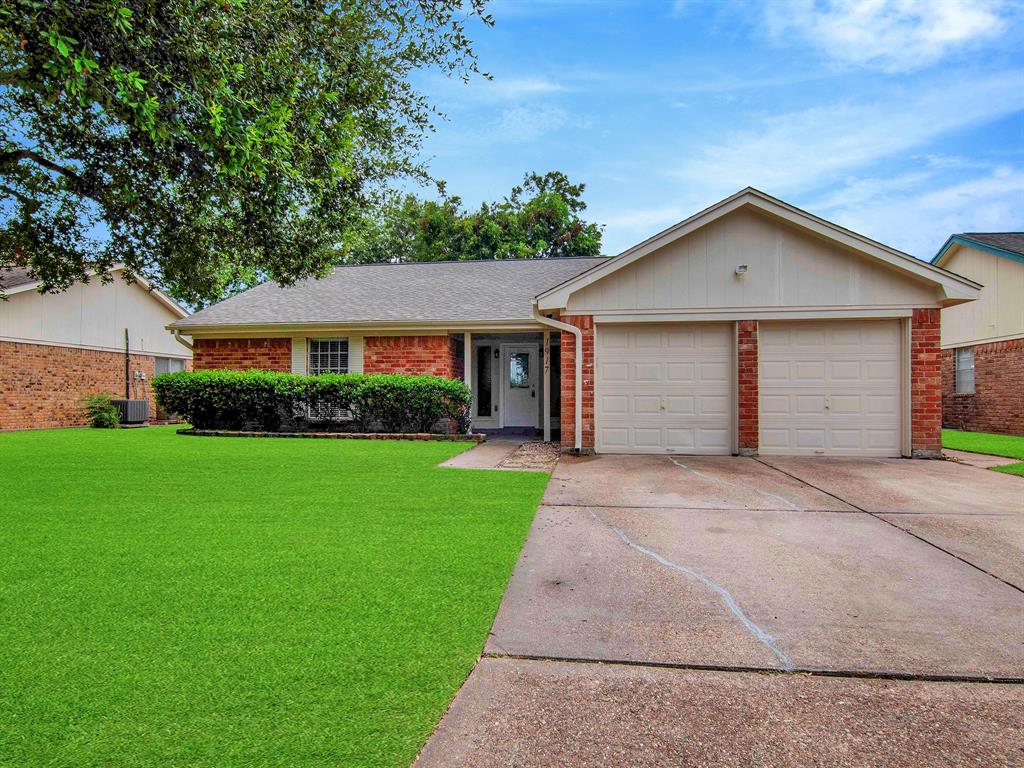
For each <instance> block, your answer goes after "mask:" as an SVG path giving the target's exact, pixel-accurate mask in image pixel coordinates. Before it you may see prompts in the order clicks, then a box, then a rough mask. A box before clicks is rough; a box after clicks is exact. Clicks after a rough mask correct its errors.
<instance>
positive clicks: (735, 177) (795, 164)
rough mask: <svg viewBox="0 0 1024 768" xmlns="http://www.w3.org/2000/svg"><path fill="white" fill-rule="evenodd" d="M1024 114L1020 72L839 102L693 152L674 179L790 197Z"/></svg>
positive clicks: (715, 191)
mask: <svg viewBox="0 0 1024 768" xmlns="http://www.w3.org/2000/svg"><path fill="white" fill-rule="evenodd" d="M1021 109H1024V74H1022V73H1020V72H1009V73H1002V74H996V75H991V76H988V77H986V78H984V79H973V80H964V81H960V82H944V83H942V84H941V85H937V86H935V87H933V88H931V89H930V90H927V91H924V92H921V93H917V94H914V95H906V94H895V95H893V96H890V97H888V98H887V99H886V100H884V101H874V102H859V103H858V102H852V101H843V102H839V103H833V104H828V105H824V106H819V107H813V108H810V109H806V110H801V111H797V112H788V113H783V114H779V115H772V116H769V117H766V118H763V119H762V120H761V121H760V124H758V125H756V126H752V127H750V128H747V129H744V130H742V131H737V132H733V133H731V134H727V135H726V136H724V137H723V138H722V139H721V140H720V141H718V142H716V143H713V144H711V145H708V146H706V147H704V148H703V149H702V150H699V151H697V152H695V153H694V154H693V156H692V157H691V158H690V159H689V160H687V161H686V162H685V163H684V164H683V165H682V167H680V168H677V169H676V171H675V174H674V175H676V176H678V177H680V178H682V179H684V180H685V181H687V182H688V183H689V184H690V185H691V189H695V190H696V189H704V190H707V192H708V193H709V195H710V196H714V195H717V196H719V197H721V196H723V195H725V194H729V193H731V192H735V191H736V190H738V189H741V188H742V187H745V186H747V185H750V186H755V187H759V188H761V189H763V190H764V191H766V192H769V193H771V194H778V195H792V194H794V193H796V192H801V191H805V190H808V189H810V188H812V187H815V186H820V185H822V184H825V183H831V182H833V181H834V180H835V179H836V178H838V177H842V176H844V175H846V174H848V173H850V172H855V171H857V170H859V169H861V168H864V167H866V166H868V165H869V164H871V163H873V162H876V161H878V160H881V159H883V158H886V157H890V156H893V155H897V154H899V153H904V152H908V151H911V150H914V149H915V148H918V147H923V146H924V145H927V144H928V143H929V142H930V141H932V140H934V139H936V138H938V137H939V136H941V135H943V134H947V133H950V132H952V131H956V130H961V129H965V128H968V127H971V126H974V125H977V124H981V123H985V122H990V121H992V120H995V119H998V118H1000V117H1003V116H1005V115H1008V114H1013V113H1014V112H1017V111H1019V110H1021Z"/></svg>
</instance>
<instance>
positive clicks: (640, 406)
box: [595, 323, 733, 453]
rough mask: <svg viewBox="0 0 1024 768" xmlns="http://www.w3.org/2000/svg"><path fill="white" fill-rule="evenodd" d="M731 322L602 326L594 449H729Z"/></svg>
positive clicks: (689, 451)
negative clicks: (595, 444) (595, 442)
mask: <svg viewBox="0 0 1024 768" xmlns="http://www.w3.org/2000/svg"><path fill="white" fill-rule="evenodd" d="M732 339H733V335H732V327H731V326H730V325H726V324H713V325H704V324H697V323H689V324H687V323H673V324H659V325H653V326H646V327H630V326H605V325H601V326H599V327H598V330H597V339H596V345H597V360H598V364H597V373H598V375H597V382H596V391H597V402H596V405H597V408H596V413H595V418H596V420H597V429H596V436H597V449H598V450H599V451H605V452H617V453H665V452H679V453H729V451H730V449H731V438H730V435H731V429H730V424H731V418H732V411H731V402H732V399H731V398H732V387H733V385H732Z"/></svg>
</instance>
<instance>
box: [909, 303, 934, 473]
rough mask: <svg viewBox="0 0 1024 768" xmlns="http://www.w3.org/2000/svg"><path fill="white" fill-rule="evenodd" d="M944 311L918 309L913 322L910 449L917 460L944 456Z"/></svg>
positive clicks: (911, 339)
mask: <svg viewBox="0 0 1024 768" xmlns="http://www.w3.org/2000/svg"><path fill="white" fill-rule="evenodd" d="M939 322H940V310H938V309H915V310H914V315H913V317H912V318H911V321H910V433H911V438H910V446H911V455H912V456H913V457H914V458H922V459H928V458H938V457H939V456H941V455H942V350H941V347H940V344H941V342H940V338H939Z"/></svg>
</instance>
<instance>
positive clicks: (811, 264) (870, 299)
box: [566, 208, 940, 314]
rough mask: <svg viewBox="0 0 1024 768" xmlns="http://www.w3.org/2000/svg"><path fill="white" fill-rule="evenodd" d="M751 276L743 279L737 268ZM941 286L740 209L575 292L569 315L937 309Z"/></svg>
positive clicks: (567, 308) (768, 218)
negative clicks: (743, 269) (765, 310)
mask: <svg viewBox="0 0 1024 768" xmlns="http://www.w3.org/2000/svg"><path fill="white" fill-rule="evenodd" d="M740 265H745V266H746V272H744V273H743V274H739V275H738V274H737V267H740ZM939 302H940V296H939V293H938V292H937V290H936V288H935V286H934V284H931V283H929V282H926V281H924V280H917V279H914V278H913V277H911V276H910V275H908V274H906V273H903V272H901V271H900V270H897V269H895V268H893V267H890V266H888V265H886V264H883V263H880V262H878V261H876V260H874V259H871V258H870V257H868V256H865V255H864V254H860V253H857V252H856V251H854V250H853V249H850V248H847V247H845V246H843V245H840V244H839V243H836V242H833V241H829V240H826V239H824V238H822V237H818V236H815V235H812V234H809V233H806V232H804V231H801V230H800V229H798V228H797V227H795V226H793V225H790V224H787V223H785V222H782V221H780V220H778V219H776V218H774V217H772V216H770V215H769V214H765V213H762V212H759V211H757V210H756V209H753V208H741V209H739V210H736V211H733V212H731V213H728V214H726V215H725V216H722V217H721V218H718V219H715V220H714V221H712V222H710V223H708V224H706V225H705V226H702V227H700V228H699V229H696V230H695V231H693V232H691V233H689V234H687V235H685V236H683V237H681V238H679V239H676V240H673V241H671V242H669V243H667V244H666V245H664V246H662V247H661V248H658V249H657V250H654V251H652V252H651V253H648V254H647V255H645V256H643V257H642V258H639V259H637V260H635V261H633V262H632V263H630V264H628V265H626V266H624V267H622V268H621V269H619V270H616V271H614V272H611V273H610V274H608V275H607V276H605V277H603V278H601V279H599V280H597V281H596V282H593V283H591V284H590V285H587V286H585V287H582V288H581V289H579V290H577V291H575V292H573V293H572V294H570V296H569V297H568V302H567V306H566V311H567V312H568V313H586V314H597V313H605V312H648V311H651V312H653V311H659V312H690V311H710V310H720V309H727V308H728V309H773V308H776V309H781V308H786V309H789V310H793V309H798V308H849V307H858V308H871V307H886V308H892V307H925V306H939Z"/></svg>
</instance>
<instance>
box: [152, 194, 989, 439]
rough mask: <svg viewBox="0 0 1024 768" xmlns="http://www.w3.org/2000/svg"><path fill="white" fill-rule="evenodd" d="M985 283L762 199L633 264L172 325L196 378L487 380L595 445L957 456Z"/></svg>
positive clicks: (464, 277) (513, 422) (530, 417)
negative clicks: (961, 351) (958, 359)
mask: <svg viewBox="0 0 1024 768" xmlns="http://www.w3.org/2000/svg"><path fill="white" fill-rule="evenodd" d="M979 288H980V286H979V285H978V284H977V283H975V282H972V281H971V280H968V279H966V278H963V277H960V276H958V275H955V274H952V273H950V272H947V271H946V270H943V269H940V268H938V267H935V266H932V265H931V264H928V263H927V262H923V261H919V260H918V259H915V258H913V257H911V256H908V255H906V254H904V253H900V252H899V251H896V250H893V249H892V248H888V247H886V246H884V245H881V244H880V243H876V242H874V241H872V240H869V239H867V238H865V237H862V236H860V235H857V234H855V233H853V232H850V231H848V230H845V229H842V228H840V227H838V226H836V225H834V224H830V223H829V222H827V221H824V220H822V219H819V218H817V217H815V216H812V215H810V214H808V213H805V212H803V211H800V210H798V209H796V208H794V207H792V206H790V205H787V204H786V203H784V202H782V201H780V200H776V199H774V198H772V197H769V196H768V195H765V194H763V193H761V192H758V191H757V190H753V189H745V190H743V191H741V192H739V193H737V194H735V195H733V196H732V197H729V198H727V199H725V200H723V201H722V202H720V203H718V204H716V205H714V206H712V207H711V208H708V209H707V210H705V211H702V212H700V213H698V214H697V215H695V216H693V217H691V218H689V219H687V220H686V221H683V222H681V223H680V224H677V225H675V226H673V227H671V228H669V229H667V230H665V231H664V232H662V233H661V234H658V235H656V236H654V237H652V238H650V239H649V240H646V241H644V242H642V243H640V244H639V245H636V246H634V247H633V248H630V249H629V250H627V251H625V252H624V253H622V254H621V255H619V256H617V257H615V258H610V259H549V260H536V261H525V260H518V261H517V260H512V261H470V262H456V263H409V264H386V265H369V266H352V267H340V268H337V269H335V270H334V272H333V273H332V274H331V275H329V276H328V277H326V278H324V279H322V280H312V279H310V280H305V281H302V282H300V283H298V284H297V285H295V286H292V287H288V288H281V287H278V286H276V285H273V284H267V285H262V286H259V287H257V288H253V289H252V290H250V291H247V292H245V293H243V294H240V295H238V296H235V297H232V298H230V299H228V300H226V301H223V302H221V303H220V304H216V305H214V306H212V307H209V308H207V309H205V310H203V311H201V312H198V313H196V314H195V315H193V316H191V317H189V318H185V319H182V320H179V321H177V322H175V323H173V324H172V325H171V326H170V327H171V328H173V329H179V330H181V331H183V332H186V333H188V334H190V335H191V336H192V337H193V338H194V339H195V367H196V368H264V369H269V370H278V371H297V372H309V373H318V372H321V371H363V372H366V373H377V372H391V371H397V372H404V373H432V374H439V375H442V376H452V377H465V380H466V382H467V384H468V385H469V386H470V388H471V389H472V391H473V396H474V406H473V416H474V427H475V428H477V429H501V428H505V429H507V428H514V429H527V430H538V431H540V432H542V433H543V434H544V435H545V437H547V436H548V435H550V434H551V432H552V431H554V430H560V432H561V441H562V445H563V446H564V447H566V448H575V449H579V450H582V451H591V450H596V451H599V452H607V453H679V454H688V453H700V454H730V453H744V454H753V453H756V452H758V451H759V452H760V453H762V454H808V455H855V456H900V455H911V454H913V455H915V456H935V455H938V454H939V453H940V451H941V387H942V379H941V371H940V366H939V356H940V350H939V311H940V309H941V308H942V307H946V306H950V305H953V304H959V303H962V302H967V301H971V300H973V299H976V298H977V297H978V292H979Z"/></svg>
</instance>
